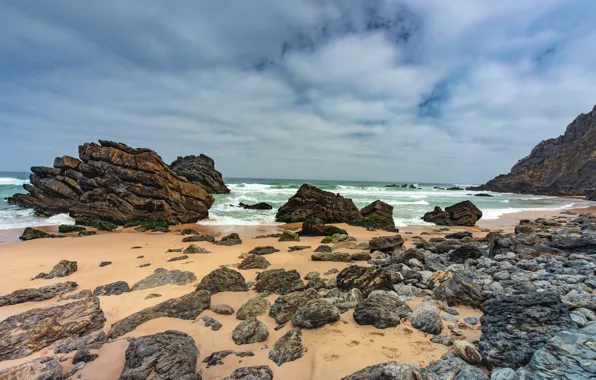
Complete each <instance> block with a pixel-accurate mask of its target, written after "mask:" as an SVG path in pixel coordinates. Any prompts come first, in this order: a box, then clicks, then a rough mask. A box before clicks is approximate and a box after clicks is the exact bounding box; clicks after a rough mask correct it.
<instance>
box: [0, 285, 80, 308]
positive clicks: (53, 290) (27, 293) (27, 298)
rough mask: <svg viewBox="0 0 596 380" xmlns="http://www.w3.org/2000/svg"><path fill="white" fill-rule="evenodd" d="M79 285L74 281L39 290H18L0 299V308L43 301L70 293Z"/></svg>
mask: <svg viewBox="0 0 596 380" xmlns="http://www.w3.org/2000/svg"><path fill="white" fill-rule="evenodd" d="M78 286H79V285H77V283H76V282H74V281H67V282H60V283H58V284H54V285H48V286H42V287H41V288H29V289H19V290H15V291H14V292H12V293H10V294H7V295H5V296H1V297H0V306H9V305H16V304H19V303H25V302H33V301H45V300H49V299H50V298H54V297H56V296H59V295H62V294H65V293H68V292H72V291H73V290H75V289H76V288H77V287H78Z"/></svg>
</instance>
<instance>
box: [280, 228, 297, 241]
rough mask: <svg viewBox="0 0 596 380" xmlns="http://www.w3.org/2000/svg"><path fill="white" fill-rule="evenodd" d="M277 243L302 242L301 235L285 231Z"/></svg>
mask: <svg viewBox="0 0 596 380" xmlns="http://www.w3.org/2000/svg"><path fill="white" fill-rule="evenodd" d="M277 241H300V235H298V234H297V233H296V232H292V231H290V230H284V232H282V233H281V236H280V237H279V239H278V240H277Z"/></svg>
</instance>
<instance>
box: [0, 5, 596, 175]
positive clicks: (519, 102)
mask: <svg viewBox="0 0 596 380" xmlns="http://www.w3.org/2000/svg"><path fill="white" fill-rule="evenodd" d="M594 14H596V1H594V0H523V1H520V0H499V1H494V0H453V1H445V0H400V1H393V0H360V1H357V0H251V1H246V0H218V1H211V0H198V1H183V0H180V1H167V2H165V1H153V0H148V1H145V0H143V1H141V0H128V1H118V0H107V1H97V2H87V1H85V2H82V1H72V0H69V1H62V0H53V1H37V2H30V1H18V0H9V1H3V2H1V3H0V170H3V171H8V170H14V171H27V170H28V168H29V167H30V166H32V165H51V164H52V162H53V158H54V157H56V156H61V155H65V154H67V155H76V154H77V147H78V145H80V144H82V143H83V142H87V141H96V140H98V139H108V140H115V141H120V142H124V143H126V144H128V145H130V146H133V147H148V148H152V149H154V150H155V151H157V152H158V153H159V154H160V155H161V156H162V157H163V158H164V161H166V162H168V163H169V162H171V161H172V160H174V159H175V158H176V157H177V156H183V155H189V154H199V153H205V154H207V155H209V156H211V157H212V158H214V160H215V165H216V168H217V169H218V170H219V171H221V172H222V173H223V175H224V176H225V177H244V178H302V179H334V180H338V179H340V180H341V179H345V180H363V181H372V180H376V181H387V182H395V181H403V182H406V181H408V182H450V183H462V184H471V183H482V182H485V181H487V180H488V179H490V178H492V177H494V176H496V175H497V174H500V173H506V172H508V171H509V169H510V168H511V166H512V165H513V164H515V162H516V161H517V160H518V159H521V158H523V157H524V156H526V155H527V154H528V153H529V152H530V150H531V149H532V147H533V146H534V145H536V144H537V143H538V142H539V141H541V140H543V139H546V138H550V137H556V136H558V135H560V134H562V133H563V132H564V130H565V126H566V125H567V124H569V123H570V122H571V121H572V120H573V119H574V118H575V117H576V116H577V115H578V114H580V113H582V112H589V111H590V110H591V109H592V107H593V106H594V104H596V23H595V22H594V18H593V15H594Z"/></svg>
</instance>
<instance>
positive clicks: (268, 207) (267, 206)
mask: <svg viewBox="0 0 596 380" xmlns="http://www.w3.org/2000/svg"><path fill="white" fill-rule="evenodd" d="M238 207H242V208H243V209H245V210H272V209H273V206H271V205H270V204H268V203H265V202H259V203H255V204H253V205H247V204H246V203H242V202H240V204H239V205H238Z"/></svg>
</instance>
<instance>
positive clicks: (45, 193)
mask: <svg viewBox="0 0 596 380" xmlns="http://www.w3.org/2000/svg"><path fill="white" fill-rule="evenodd" d="M99 143H100V145H98V144H95V143H85V144H83V145H81V146H79V158H80V160H78V163H79V164H78V165H77V166H76V169H74V168H71V167H69V168H68V169H65V168H64V167H65V166H64V165H62V162H63V161H62V160H56V162H55V163H54V165H59V166H61V167H58V168H43V167H32V168H31V171H32V172H33V174H31V176H30V182H31V183H30V184H26V185H24V187H25V189H26V190H27V191H28V194H15V195H14V196H13V197H11V198H10V200H9V202H10V203H12V204H17V205H19V206H21V207H25V208H33V209H34V210H35V211H36V213H37V214H38V215H40V216H51V215H56V214H60V213H69V214H70V216H71V217H73V218H75V219H76V220H77V221H79V222H83V224H88V222H90V221H108V222H112V223H116V224H119V225H123V224H125V223H128V222H133V221H142V220H163V221H166V222H168V223H170V224H175V223H194V222H196V221H197V220H199V219H203V218H206V217H207V216H208V211H209V208H210V207H211V205H212V204H213V201H214V199H213V196H211V194H210V193H209V192H208V191H206V190H205V188H203V187H202V186H201V185H196V184H194V183H191V182H189V181H188V180H187V179H186V178H184V177H181V176H179V175H177V174H176V173H175V172H174V171H172V170H171V169H170V168H169V167H168V166H167V165H166V164H165V163H164V162H163V161H162V159H161V158H160V157H159V156H158V155H157V154H156V153H155V152H154V151H152V150H149V149H133V148H130V147H128V146H126V145H124V144H121V143H116V142H112V141H105V140H100V142H99ZM71 166H72V165H71Z"/></svg>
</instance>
